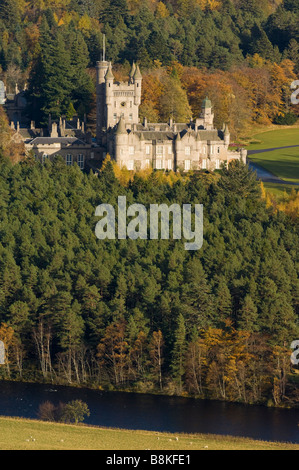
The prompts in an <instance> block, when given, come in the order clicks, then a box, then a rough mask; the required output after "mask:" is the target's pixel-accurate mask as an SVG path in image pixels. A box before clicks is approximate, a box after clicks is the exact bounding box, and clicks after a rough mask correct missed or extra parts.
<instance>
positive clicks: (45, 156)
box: [42, 153, 49, 163]
mask: <svg viewBox="0 0 299 470" xmlns="http://www.w3.org/2000/svg"><path fill="white" fill-rule="evenodd" d="M47 158H49V155H48V154H47V153H44V154H43V157H42V163H45V160H46V159H47Z"/></svg>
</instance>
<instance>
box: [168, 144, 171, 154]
mask: <svg viewBox="0 0 299 470" xmlns="http://www.w3.org/2000/svg"><path fill="white" fill-rule="evenodd" d="M171 154H172V147H171V145H168V155H171Z"/></svg>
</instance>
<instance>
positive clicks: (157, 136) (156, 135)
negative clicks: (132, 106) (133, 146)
mask: <svg viewBox="0 0 299 470" xmlns="http://www.w3.org/2000/svg"><path fill="white" fill-rule="evenodd" d="M135 135H137V136H138V137H139V139H140V140H161V141H162V140H173V138H174V134H173V132H165V131H142V132H135Z"/></svg>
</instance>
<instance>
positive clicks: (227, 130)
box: [223, 124, 230, 147]
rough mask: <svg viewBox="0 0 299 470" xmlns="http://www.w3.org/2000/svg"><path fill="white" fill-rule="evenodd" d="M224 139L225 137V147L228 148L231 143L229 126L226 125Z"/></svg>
mask: <svg viewBox="0 0 299 470" xmlns="http://www.w3.org/2000/svg"><path fill="white" fill-rule="evenodd" d="M223 137H224V145H225V146H226V147H228V146H229V143H230V132H229V129H228V125H227V124H225V128H224V131H223Z"/></svg>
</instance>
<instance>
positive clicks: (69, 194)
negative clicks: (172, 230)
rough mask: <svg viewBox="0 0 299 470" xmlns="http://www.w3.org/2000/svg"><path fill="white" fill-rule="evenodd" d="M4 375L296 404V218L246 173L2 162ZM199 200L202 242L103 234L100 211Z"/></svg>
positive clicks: (240, 170)
mask: <svg viewBox="0 0 299 470" xmlns="http://www.w3.org/2000/svg"><path fill="white" fill-rule="evenodd" d="M0 166H1V168H0V192H1V197H0V205H1V211H0V339H2V340H3V341H4V342H5V344H6V348H7V350H6V354H7V359H8V361H7V363H6V365H5V366H2V367H1V369H0V374H1V377H2V378H11V379H23V380H38V381H41V380H46V381H51V380H52V381H54V382H56V383H69V384H71V383H77V384H88V385H90V386H102V387H104V388H106V387H108V388H110V387H113V388H115V389H120V388H121V389H124V388H127V389H131V390H132V389H133V390H138V391H147V392H159V393H161V392H162V393H176V394H186V393H188V394H192V395H196V396H200V397H212V398H217V399H228V400H234V401H241V402H246V403H260V402H268V401H270V402H271V401H272V402H273V403H275V404H276V405H278V404H282V403H288V404H295V403H296V402H297V403H298V391H297V390H296V381H295V374H294V371H292V370H291V362H290V355H291V350H290V344H291V342H292V341H293V340H294V339H297V337H298V299H299V289H298V287H299V283H298V253H299V250H298V225H296V224H298V222H296V221H292V220H291V219H289V218H288V217H287V215H285V214H284V213H281V212H277V213H274V212H273V209H271V208H267V207H266V204H265V201H264V200H263V199H262V198H261V194H260V186H259V184H258V183H257V182H256V181H255V175H254V174H252V173H251V172H249V170H248V168H247V167H245V166H242V165H240V164H237V165H236V166H232V165H231V166H230V167H229V169H227V170H222V172H221V174H219V173H218V174H216V173H215V174H208V173H197V174H192V173H190V174H189V175H184V176H183V175H182V176H180V175H174V174H172V173H166V174H164V173H159V172H149V173H147V174H136V175H134V177H133V178H132V179H131V181H129V182H128V183H127V184H121V182H120V181H121V179H120V178H118V177H116V174H117V173H116V172H115V171H114V170H113V166H112V165H111V163H110V162H109V161H108V162H107V163H106V164H105V165H104V166H103V169H102V171H101V172H100V173H99V174H98V176H96V175H94V174H93V173H90V174H84V173H82V172H81V171H80V170H79V168H78V167H76V166H74V167H67V166H66V165H65V164H64V162H63V161H62V160H61V159H60V158H57V160H55V161H54V162H53V163H50V162H46V164H45V165H44V166H41V165H40V164H38V163H36V162H34V161H31V160H30V159H29V160H26V161H25V162H22V163H18V164H15V165H12V164H11V163H10V162H8V161H6V160H4V159H2V160H1V164H0ZM119 195H125V196H126V197H127V203H128V205H130V204H132V203H134V202H137V203H142V204H145V205H146V206H147V205H148V204H150V203H155V204H157V203H166V204H167V205H170V204H172V203H176V204H180V205H182V204H183V203H192V204H195V203H200V204H203V206H204V244H203V247H202V248H201V250H199V251H194V252H188V251H186V250H185V249H184V243H183V242H184V240H130V239H127V240H104V241H100V240H98V239H97V238H96V236H95V226H96V223H97V221H98V218H97V217H95V215H94V214H95V208H96V207H97V206H98V205H99V204H100V203H103V202H105V203H110V204H112V205H113V206H114V207H117V198H118V196H119Z"/></svg>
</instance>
